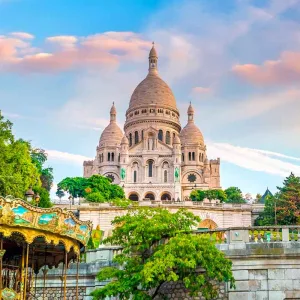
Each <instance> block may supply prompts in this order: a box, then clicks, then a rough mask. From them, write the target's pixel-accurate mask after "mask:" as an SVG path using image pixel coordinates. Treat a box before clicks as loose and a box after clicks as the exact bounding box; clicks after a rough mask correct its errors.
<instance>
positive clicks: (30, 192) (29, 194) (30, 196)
mask: <svg viewBox="0 0 300 300" xmlns="http://www.w3.org/2000/svg"><path fill="white" fill-rule="evenodd" d="M25 197H26V200H27V201H28V202H31V201H32V200H34V201H35V204H36V206H39V202H40V199H41V197H40V195H39V194H38V193H37V194H35V193H34V191H33V190H32V187H29V189H28V190H27V191H26V193H25Z"/></svg>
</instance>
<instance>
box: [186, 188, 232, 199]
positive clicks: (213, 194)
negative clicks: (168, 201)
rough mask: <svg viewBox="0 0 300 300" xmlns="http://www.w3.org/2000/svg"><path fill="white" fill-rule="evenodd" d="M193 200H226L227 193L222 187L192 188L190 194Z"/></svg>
mask: <svg viewBox="0 0 300 300" xmlns="http://www.w3.org/2000/svg"><path fill="white" fill-rule="evenodd" d="M190 197H191V199H192V200H193V201H203V200H204V199H209V200H215V199H217V200H220V201H221V202H225V201H226V200H227V195H226V193H225V192H224V191H223V190H222V189H215V190H193V191H192V192H191V195H190Z"/></svg>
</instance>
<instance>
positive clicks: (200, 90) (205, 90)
mask: <svg viewBox="0 0 300 300" xmlns="http://www.w3.org/2000/svg"><path fill="white" fill-rule="evenodd" d="M211 91H212V90H211V88H208V87H202V86H196V87H194V88H192V94H194V95H195V94H196V95H199V94H207V93H210V92H211Z"/></svg>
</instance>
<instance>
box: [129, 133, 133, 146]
mask: <svg viewBox="0 0 300 300" xmlns="http://www.w3.org/2000/svg"><path fill="white" fill-rule="evenodd" d="M131 146H132V134H131V133H129V147H131Z"/></svg>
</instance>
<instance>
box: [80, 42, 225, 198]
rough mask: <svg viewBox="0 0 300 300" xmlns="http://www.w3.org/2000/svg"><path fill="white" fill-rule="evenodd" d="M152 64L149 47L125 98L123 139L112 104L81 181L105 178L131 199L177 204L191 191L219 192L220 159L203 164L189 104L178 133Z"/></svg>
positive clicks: (171, 100) (168, 95)
mask: <svg viewBox="0 0 300 300" xmlns="http://www.w3.org/2000/svg"><path fill="white" fill-rule="evenodd" d="M157 61H158V57H157V53H156V50H155V48H154V46H153V48H152V49H151V51H150V54H149V73H148V75H147V76H146V78H145V79H144V80H143V81H142V82H141V83H140V84H139V85H138V86H137V87H136V89H135V90H134V92H133V94H132V96H131V99H130V104H129V108H128V110H127V112H126V122H125V125H124V132H125V134H123V133H122V131H121V129H120V128H119V127H118V125H117V123H116V108H115V106H114V105H113V106H112V109H111V111H110V124H109V125H108V126H107V127H106V128H105V130H104V131H103V133H102V135H101V138H100V141H99V145H98V147H97V154H96V157H95V159H94V160H93V161H85V162H84V176H85V177H89V176H92V175H93V174H101V175H103V176H108V177H110V178H111V179H112V180H113V182H114V183H116V184H119V185H121V186H122V187H123V188H124V190H125V193H126V196H127V197H128V198H129V199H131V200H139V201H140V200H144V199H150V200H175V201H181V200H183V199H186V198H187V197H189V195H190V193H191V191H192V190H193V189H194V188H197V189H214V188H220V159H219V158H218V159H216V160H208V158H207V156H206V146H205V143H204V139H203V136H202V133H201V131H200V130H199V129H198V127H197V126H196V125H195V123H194V110H193V108H192V106H191V105H190V106H189V108H188V124H187V125H186V126H185V127H184V128H183V129H182V130H181V125H180V114H179V111H178V109H177V106H176V100H175V97H174V95H173V93H172V91H171V89H170V88H169V86H168V85H167V84H166V83H165V82H164V81H163V80H162V79H161V78H160V77H159V75H158V71H157Z"/></svg>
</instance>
